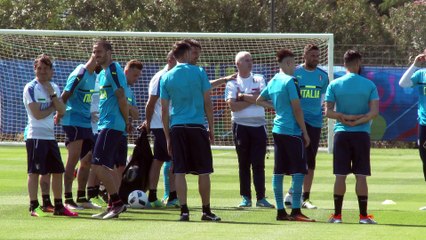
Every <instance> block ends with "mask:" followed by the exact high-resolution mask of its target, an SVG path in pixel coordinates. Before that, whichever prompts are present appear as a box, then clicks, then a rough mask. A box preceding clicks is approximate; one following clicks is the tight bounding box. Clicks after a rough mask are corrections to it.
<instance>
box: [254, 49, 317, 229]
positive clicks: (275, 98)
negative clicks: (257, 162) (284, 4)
mask: <svg viewBox="0 0 426 240" xmlns="http://www.w3.org/2000/svg"><path fill="white" fill-rule="evenodd" d="M276 58H277V62H278V65H279V67H280V72H279V73H277V74H276V75H275V76H274V77H273V78H272V79H271V80H270V81H269V83H268V85H267V86H266V88H265V89H264V90H263V91H262V92H261V93H260V96H259V97H258V98H257V100H256V102H257V103H258V104H265V102H267V101H271V102H272V105H273V106H274V109H275V118H274V126H273V128H272V134H273V138H274V151H275V153H274V156H275V157H274V158H275V160H274V176H273V179H272V186H273V188H274V194H275V201H276V204H277V217H276V219H277V220H278V221H302V222H314V221H315V220H313V219H311V218H309V217H307V216H305V215H304V214H303V213H302V211H301V209H300V207H301V202H300V198H301V194H302V184H303V178H304V175H305V174H306V173H307V164H306V158H305V157H304V154H305V147H308V146H309V144H310V138H309V135H308V132H307V130H306V125H305V121H304V118H303V110H302V108H301V106H300V89H299V83H298V80H297V78H295V77H293V74H294V68H295V60H294V54H293V52H292V51H290V50H288V49H281V50H279V51H278V52H277V55H276ZM284 175H291V176H292V182H291V188H292V189H293V202H292V210H291V214H290V215H288V214H287V212H286V211H285V208H284V199H283V180H284Z"/></svg>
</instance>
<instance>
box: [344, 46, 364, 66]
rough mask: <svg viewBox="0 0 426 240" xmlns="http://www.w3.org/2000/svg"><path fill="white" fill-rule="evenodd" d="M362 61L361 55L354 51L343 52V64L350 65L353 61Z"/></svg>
mask: <svg viewBox="0 0 426 240" xmlns="http://www.w3.org/2000/svg"><path fill="white" fill-rule="evenodd" d="M361 59H362V56H361V53H359V52H358V51H356V50H352V49H349V50H348V51H346V52H345V55H343V62H344V64H351V63H354V62H355V61H360V60H361Z"/></svg>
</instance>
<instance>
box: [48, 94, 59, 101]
mask: <svg viewBox="0 0 426 240" xmlns="http://www.w3.org/2000/svg"><path fill="white" fill-rule="evenodd" d="M55 97H58V95H56V93H55V92H54V93H53V94H52V95H50V99H51V100H52V99H53V98H55Z"/></svg>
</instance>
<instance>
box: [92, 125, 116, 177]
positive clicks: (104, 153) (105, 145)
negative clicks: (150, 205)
mask: <svg viewBox="0 0 426 240" xmlns="http://www.w3.org/2000/svg"><path fill="white" fill-rule="evenodd" d="M122 135H123V132H122V131H118V130H114V129H108V128H104V129H102V130H101V131H100V132H99V134H98V138H97V139H96V143H95V148H94V150H93V158H92V164H95V165H101V166H105V167H107V168H109V169H113V168H114V164H115V160H114V159H115V157H116V151H117V150H118V145H119V141H120V139H121V136H122Z"/></svg>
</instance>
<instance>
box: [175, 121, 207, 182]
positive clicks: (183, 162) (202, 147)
mask: <svg viewBox="0 0 426 240" xmlns="http://www.w3.org/2000/svg"><path fill="white" fill-rule="evenodd" d="M170 141H171V144H172V153H173V156H172V159H173V172H174V173H191V174H195V175H198V174H209V173H212V172H213V157H212V151H211V147H210V138H209V133H208V132H207V130H206V128H205V127H204V126H203V125H198V124H185V125H174V126H172V128H171V129H170Z"/></svg>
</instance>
